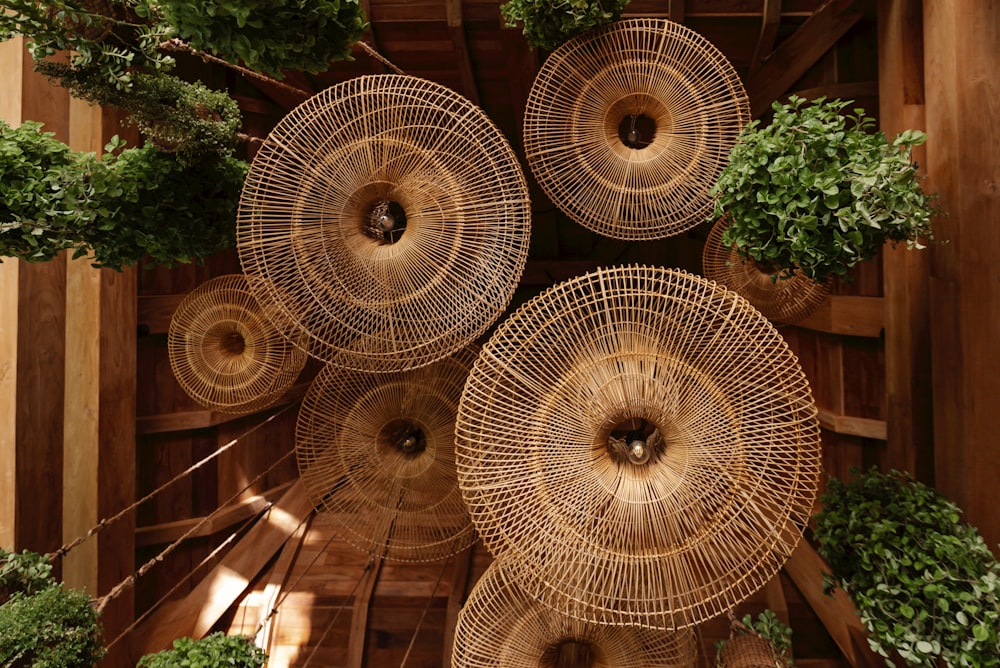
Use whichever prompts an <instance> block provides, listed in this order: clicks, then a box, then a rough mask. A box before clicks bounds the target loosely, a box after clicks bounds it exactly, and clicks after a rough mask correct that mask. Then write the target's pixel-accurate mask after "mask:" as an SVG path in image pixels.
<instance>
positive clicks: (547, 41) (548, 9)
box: [500, 0, 629, 51]
mask: <svg viewBox="0 0 1000 668" xmlns="http://www.w3.org/2000/svg"><path fill="white" fill-rule="evenodd" d="M628 1H629V0H508V2H505V3H504V4H502V5H500V13H501V14H502V15H503V18H504V22H505V23H506V24H507V26H508V27H511V28H513V27H515V26H517V24H518V23H520V24H522V25H523V26H524V28H523V32H524V36H525V38H526V39H527V40H528V44H530V45H531V46H533V47H536V48H541V49H546V50H548V51H551V50H553V49H555V48H556V47H558V46H559V45H560V44H562V43H563V42H565V41H566V40H568V39H569V38H571V37H574V36H576V35H579V34H581V33H584V32H587V31H588V30H591V29H593V28H596V27H598V26H602V25H604V24H606V23H610V22H612V21H617V20H618V18H619V17H620V16H621V15H622V12H623V11H624V10H625V6H626V5H628Z"/></svg>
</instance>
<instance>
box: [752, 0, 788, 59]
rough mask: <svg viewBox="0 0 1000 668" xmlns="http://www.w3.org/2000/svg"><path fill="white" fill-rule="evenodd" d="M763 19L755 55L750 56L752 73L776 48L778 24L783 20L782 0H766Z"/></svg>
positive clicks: (754, 51)
mask: <svg viewBox="0 0 1000 668" xmlns="http://www.w3.org/2000/svg"><path fill="white" fill-rule="evenodd" d="M762 19H763V20H762V23H761V26H760V35H759V36H758V37H757V46H755V47H754V50H753V56H752V57H751V58H750V73H751V74H753V73H754V72H756V71H757V70H759V69H760V66H761V65H762V64H763V63H764V61H765V60H767V58H768V56H770V55H771V51H773V50H774V40H775V39H776V38H777V37H778V24H779V23H780V22H781V0H764V11H763V17H762Z"/></svg>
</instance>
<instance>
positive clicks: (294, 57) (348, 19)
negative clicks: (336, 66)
mask: <svg viewBox="0 0 1000 668" xmlns="http://www.w3.org/2000/svg"><path fill="white" fill-rule="evenodd" d="M140 6H145V9H144V10H143V11H144V13H147V14H151V15H152V14H158V15H160V16H162V17H163V20H164V21H165V22H167V23H168V24H170V25H171V26H172V27H173V29H174V30H175V31H176V34H177V36H178V37H180V38H181V39H183V40H186V41H187V42H188V43H189V44H190V45H191V46H192V47H194V48H195V49H198V50H200V51H207V52H210V53H212V54H214V55H216V56H218V57H219V58H222V59H224V60H227V61H229V62H232V63H236V62H238V61H242V62H243V64H244V65H245V66H246V67H248V68H250V69H252V70H256V71H259V72H265V73H267V74H270V75H272V76H274V77H278V78H281V76H282V69H293V70H302V71H306V72H323V71H325V70H326V69H327V68H328V67H329V66H330V63H331V62H332V61H335V60H345V59H349V58H350V51H351V45H353V44H354V43H355V42H357V41H358V40H359V39H361V35H362V34H363V33H364V31H365V29H366V28H367V27H368V26H367V23H366V22H365V20H364V16H363V13H362V10H361V5H360V4H359V2H358V0H270V1H269V2H258V1H256V0H207V1H205V2H197V3H194V2H189V1H188V0H145V1H144V2H141V3H140Z"/></svg>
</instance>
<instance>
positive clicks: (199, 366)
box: [167, 274, 306, 413]
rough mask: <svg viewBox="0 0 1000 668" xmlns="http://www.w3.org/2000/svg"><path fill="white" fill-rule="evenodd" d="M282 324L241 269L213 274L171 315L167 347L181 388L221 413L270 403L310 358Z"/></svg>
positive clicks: (261, 407)
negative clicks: (260, 301)
mask: <svg viewBox="0 0 1000 668" xmlns="http://www.w3.org/2000/svg"><path fill="white" fill-rule="evenodd" d="M288 334H289V331H288V329H287V328H284V330H283V328H282V327H280V326H279V325H278V324H277V323H276V322H275V321H274V320H271V319H270V318H269V317H266V316H265V314H264V311H263V310H262V309H261V307H260V305H259V304H258V303H257V299H256V298H255V297H254V295H253V293H251V291H250V288H249V286H248V285H247V280H246V277H245V276H243V275H242V274H229V275H226V276H218V277H216V278H213V279H210V280H208V281H206V282H204V283H202V284H201V285H199V286H198V287H197V288H195V289H194V290H192V291H191V292H190V293H188V294H187V296H185V297H184V299H183V300H182V301H181V303H180V305H179V306H178V307H177V310H176V311H174V315H173V317H172V318H171V319H170V327H169V330H168V332H167V353H168V355H169V358H170V367H171V369H173V372H174V376H175V377H176V378H177V382H178V383H179V384H180V386H181V388H183V389H184V391H185V392H186V393H187V394H188V396H190V397H191V398H192V399H194V400H195V401H197V402H198V403H199V404H201V405H202V406H205V407H207V408H211V409H213V410H216V411H219V412H221V413H250V412H253V411H257V410H261V409H263V408H267V407H268V406H270V405H271V404H273V403H274V402H275V401H277V399H278V398H279V397H280V396H281V395H282V394H284V392H285V390H287V389H288V388H289V387H290V386H291V385H292V383H294V382H295V379H296V378H298V376H299V372H301V371H302V367H303V366H305V363H306V354H305V352H303V351H302V349H301V348H300V347H297V346H296V345H293V343H292V341H291V340H289V339H288V338H287V337H286V335H288Z"/></svg>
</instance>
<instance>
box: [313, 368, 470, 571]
mask: <svg viewBox="0 0 1000 668" xmlns="http://www.w3.org/2000/svg"><path fill="white" fill-rule="evenodd" d="M474 359H475V351H474V350H472V349H469V348H466V349H463V350H461V351H459V352H457V353H455V354H454V355H452V356H450V357H447V358H445V359H443V360H440V361H438V362H435V363H434V364H431V365H428V366H425V367H421V368H419V369H414V370H410V371H404V372H400V373H396V374H369V373H364V372H357V371H345V370H343V369H341V368H339V367H337V366H335V365H332V364H328V365H327V366H326V367H325V368H324V369H323V370H322V371H320V373H319V374H318V375H317V376H316V379H315V380H314V381H313V383H312V385H310V387H309V391H308V392H307V393H306V397H305V399H304V401H303V403H302V408H301V409H300V410H299V418H298V425H297V427H296V435H295V436H296V438H295V451H296V457H297V459H298V464H299V472H300V475H301V478H302V482H303V483H304V485H305V488H306V491H307V492H308V494H309V497H310V499H312V501H313V503H314V504H315V505H316V507H317V508H318V509H320V510H321V511H323V512H326V513H330V514H331V516H332V517H333V519H334V520H335V522H336V526H337V527H338V529H339V531H340V533H341V534H342V535H343V536H344V538H345V539H346V540H347V541H348V542H350V543H351V544H353V545H354V546H356V547H358V548H359V549H361V550H363V551H365V552H367V553H369V554H371V555H373V556H379V557H384V558H386V559H394V560H398V561H430V560H434V559H442V558H444V557H447V556H449V555H451V554H454V553H456V552H459V551H461V550H464V549H465V548H467V547H469V546H470V545H471V544H472V543H473V541H475V538H476V537H475V531H474V530H473V528H472V523H471V521H470V519H469V513H468V510H467V509H466V507H465V504H464V503H463V502H462V496H461V493H460V492H459V490H458V481H457V478H456V474H455V443H454V439H455V437H454V430H455V415H456V412H457V410H458V400H459V397H460V396H461V394H462V387H463V385H464V383H465V380H466V378H467V376H468V373H469V368H470V367H471V366H472V362H473V360H474Z"/></svg>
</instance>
